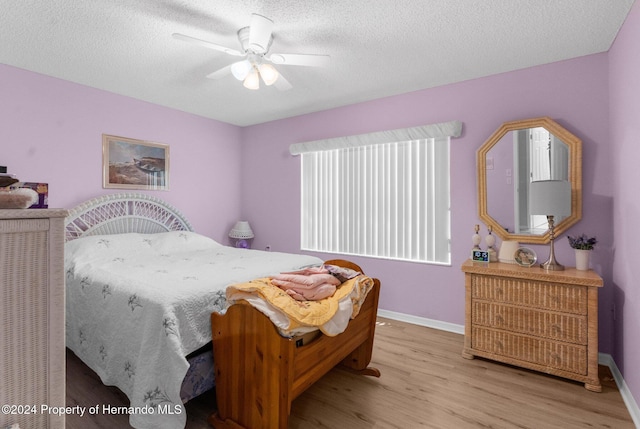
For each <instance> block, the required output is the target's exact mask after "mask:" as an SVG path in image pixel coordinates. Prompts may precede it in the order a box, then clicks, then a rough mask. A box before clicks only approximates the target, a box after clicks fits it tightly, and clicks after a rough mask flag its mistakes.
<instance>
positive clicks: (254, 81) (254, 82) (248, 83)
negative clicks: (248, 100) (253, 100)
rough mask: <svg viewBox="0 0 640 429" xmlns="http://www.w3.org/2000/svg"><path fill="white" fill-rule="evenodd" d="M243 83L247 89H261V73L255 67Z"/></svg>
mask: <svg viewBox="0 0 640 429" xmlns="http://www.w3.org/2000/svg"><path fill="white" fill-rule="evenodd" d="M243 85H244V87H245V88H247V89H260V74H259V73H258V70H256V68H255V67H254V68H253V70H251V73H249V75H248V76H247V77H246V78H245V80H244V82H243Z"/></svg>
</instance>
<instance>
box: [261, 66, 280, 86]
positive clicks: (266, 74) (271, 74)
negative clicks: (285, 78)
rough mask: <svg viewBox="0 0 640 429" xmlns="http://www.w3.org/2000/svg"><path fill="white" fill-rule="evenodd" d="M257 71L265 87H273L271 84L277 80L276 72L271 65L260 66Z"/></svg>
mask: <svg viewBox="0 0 640 429" xmlns="http://www.w3.org/2000/svg"><path fill="white" fill-rule="evenodd" d="M258 71H259V72H260V77H261V78H262V80H263V81H264V83H265V85H267V86H268V85H273V83H274V82H275V81H276V80H278V76H279V74H278V70H276V69H275V67H273V66H272V65H271V64H260V66H259V67H258Z"/></svg>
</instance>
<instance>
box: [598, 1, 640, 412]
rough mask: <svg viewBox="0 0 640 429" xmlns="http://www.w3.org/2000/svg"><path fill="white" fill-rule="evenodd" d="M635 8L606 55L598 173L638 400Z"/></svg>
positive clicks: (623, 348) (621, 353)
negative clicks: (608, 190) (606, 139)
mask: <svg viewBox="0 0 640 429" xmlns="http://www.w3.org/2000/svg"><path fill="white" fill-rule="evenodd" d="M638 40H640V4H639V3H638V2H636V3H635V4H634V6H633V8H632V9H631V13H630V14H629V16H628V17H627V20H626V21H625V24H624V26H623V27H622V30H621V31H620V32H619V33H618V37H617V39H616V41H615V43H614V45H613V47H612V49H611V50H610V52H609V67H610V74H609V87H610V122H611V134H610V142H611V143H610V148H609V149H610V152H611V153H612V168H611V169H610V170H608V171H604V172H598V174H600V175H601V176H603V179H604V177H608V178H609V180H611V181H612V182H613V189H614V192H613V216H612V220H613V225H614V229H613V246H612V248H611V251H612V253H613V254H614V263H613V276H612V277H613V278H612V281H611V283H609V285H608V286H609V287H610V288H611V290H612V293H613V298H614V302H615V306H616V317H615V320H614V334H615V335H614V338H615V345H614V347H615V354H614V357H615V361H616V364H617V365H618V367H620V369H621V371H622V373H623V375H624V379H625V381H626V383H627V385H628V386H629V389H630V390H631V392H632V394H633V396H634V398H635V400H636V403H637V402H638V401H640V368H639V366H638V363H639V362H640V341H639V340H638V331H639V330H640V287H638V286H639V283H638V279H640V264H638V259H637V258H638V255H640V251H639V250H638V243H636V242H635V239H636V238H638V237H640V223H639V222H638V219H640V198H638V183H640V169H639V168H638V160H640V146H639V145H638V136H640V45H639V44H638Z"/></svg>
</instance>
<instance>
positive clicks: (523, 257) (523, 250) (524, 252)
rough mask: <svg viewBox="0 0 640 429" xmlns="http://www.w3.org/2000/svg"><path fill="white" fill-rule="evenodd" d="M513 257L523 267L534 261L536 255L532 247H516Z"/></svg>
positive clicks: (536, 257) (536, 258)
mask: <svg viewBox="0 0 640 429" xmlns="http://www.w3.org/2000/svg"><path fill="white" fill-rule="evenodd" d="M513 259H515V260H516V262H517V263H518V265H521V266H523V267H530V266H532V265H533V264H535V263H536V261H537V260H538V256H537V255H536V252H534V251H533V249H529V248H528V247H518V249H517V250H516V253H515V255H513Z"/></svg>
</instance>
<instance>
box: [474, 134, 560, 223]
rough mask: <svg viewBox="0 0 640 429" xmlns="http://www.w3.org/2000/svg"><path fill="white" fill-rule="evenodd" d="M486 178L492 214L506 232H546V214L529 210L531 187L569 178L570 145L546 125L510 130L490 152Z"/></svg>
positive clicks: (487, 157)
mask: <svg viewBox="0 0 640 429" xmlns="http://www.w3.org/2000/svg"><path fill="white" fill-rule="evenodd" d="M486 180H487V206H488V207H489V213H490V214H491V216H492V217H493V218H494V219H495V220H496V222H498V223H499V224H500V225H501V226H502V228H503V229H504V230H505V231H506V232H508V233H514V234H534V235H540V234H544V233H545V232H546V231H547V228H548V223H547V218H546V216H542V215H533V214H531V213H530V212H529V186H530V184H531V182H534V181H537V180H569V146H567V144H566V143H564V142H563V141H562V140H560V138H558V137H557V136H555V135H554V134H552V133H551V132H550V131H549V130H547V129H546V128H544V127H534V128H525V129H522V130H515V131H510V132H508V133H507V134H506V135H505V136H504V137H502V138H501V139H500V140H499V141H498V143H497V144H496V145H495V146H493V148H491V150H489V151H488V152H487V154H486ZM565 217H566V216H565ZM563 219H564V217H562V218H559V219H556V222H561V221H562V220H563Z"/></svg>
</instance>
